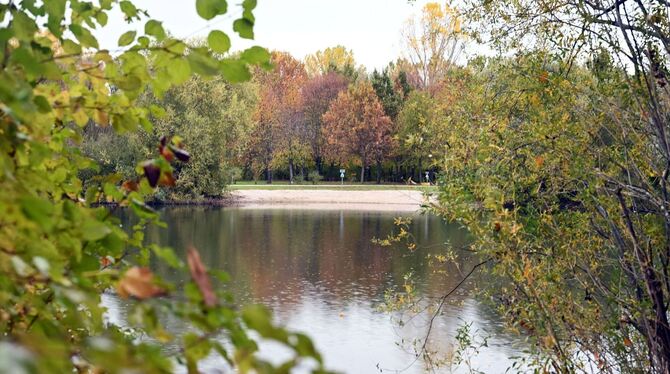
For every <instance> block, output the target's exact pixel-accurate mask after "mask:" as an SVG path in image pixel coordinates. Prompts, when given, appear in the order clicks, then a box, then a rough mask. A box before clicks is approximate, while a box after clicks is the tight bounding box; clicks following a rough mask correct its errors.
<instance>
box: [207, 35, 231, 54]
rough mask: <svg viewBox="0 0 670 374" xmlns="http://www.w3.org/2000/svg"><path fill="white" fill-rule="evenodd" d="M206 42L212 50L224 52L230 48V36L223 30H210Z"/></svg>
mask: <svg viewBox="0 0 670 374" xmlns="http://www.w3.org/2000/svg"><path fill="white" fill-rule="evenodd" d="M207 43H208V44H209V48H211V49H212V51H214V52H219V53H225V52H228V50H229V49H230V38H229V37H228V35H226V33H224V32H223V31H219V30H214V31H212V32H210V33H209V36H208V37H207Z"/></svg>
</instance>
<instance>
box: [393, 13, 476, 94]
mask: <svg viewBox="0 0 670 374" xmlns="http://www.w3.org/2000/svg"><path fill="white" fill-rule="evenodd" d="M401 35H402V41H403V44H404V48H403V50H404V51H405V52H404V53H405V57H406V58H407V59H408V60H409V61H410V63H411V66H412V68H413V69H414V73H415V75H416V76H417V77H418V78H419V84H420V86H421V88H427V87H429V86H431V85H433V84H435V83H438V82H439V81H440V80H441V79H442V78H443V77H444V76H445V74H446V72H447V70H448V69H449V68H450V67H451V66H453V65H454V64H455V62H456V60H457V59H458V57H459V56H460V54H461V52H462V51H463V48H464V46H465V43H464V41H465V35H464V34H463V32H462V31H461V20H460V17H459V15H458V13H457V11H456V10H455V9H454V8H452V7H451V6H450V5H449V3H445V4H444V5H440V4H438V3H428V4H426V5H425V6H424V7H423V9H422V10H421V14H419V15H415V16H412V17H410V18H409V19H408V20H407V21H406V22H405V26H404V28H403V30H402V33H401Z"/></svg>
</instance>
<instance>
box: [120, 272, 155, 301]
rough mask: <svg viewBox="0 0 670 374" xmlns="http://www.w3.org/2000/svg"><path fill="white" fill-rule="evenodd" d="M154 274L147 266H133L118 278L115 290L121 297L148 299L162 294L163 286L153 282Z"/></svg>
mask: <svg viewBox="0 0 670 374" xmlns="http://www.w3.org/2000/svg"><path fill="white" fill-rule="evenodd" d="M153 279H154V274H153V273H152V272H151V270H149V269H148V268H141V267H137V266H133V267H132V268H130V269H129V270H128V271H126V273H125V274H123V277H122V278H121V279H120V280H119V283H118V284H117V285H116V292H117V293H118V294H119V296H121V297H123V298H128V297H130V296H132V297H136V298H138V299H149V298H152V297H156V296H160V295H164V294H165V293H166V292H165V290H164V289H163V288H161V287H159V286H157V285H156V284H154V282H153Z"/></svg>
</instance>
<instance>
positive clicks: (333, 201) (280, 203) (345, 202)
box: [232, 189, 424, 211]
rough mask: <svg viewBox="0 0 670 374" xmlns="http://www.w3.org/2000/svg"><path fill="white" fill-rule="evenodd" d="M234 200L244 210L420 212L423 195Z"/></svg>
mask: <svg viewBox="0 0 670 374" xmlns="http://www.w3.org/2000/svg"><path fill="white" fill-rule="evenodd" d="M232 196H233V198H234V199H235V200H236V202H237V203H238V204H240V206H241V207H242V208H257V207H259V206H261V205H263V206H264V207H272V206H275V207H277V208H282V207H287V206H300V207H301V208H307V209H323V210H327V209H346V210H385V211H416V210H418V209H420V207H421V203H422V202H424V196H423V193H422V192H420V191H411V190H389V191H384V190H371V191H337V190H325V189H324V190H260V189H259V190H236V191H233V192H232Z"/></svg>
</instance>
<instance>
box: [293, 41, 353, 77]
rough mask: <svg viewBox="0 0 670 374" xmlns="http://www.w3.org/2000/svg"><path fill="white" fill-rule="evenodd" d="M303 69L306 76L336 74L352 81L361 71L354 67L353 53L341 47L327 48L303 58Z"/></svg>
mask: <svg viewBox="0 0 670 374" xmlns="http://www.w3.org/2000/svg"><path fill="white" fill-rule="evenodd" d="M305 69H306V70H307V74H309V75H310V76H312V77H313V76H316V75H325V74H328V73H329V72H337V73H340V74H342V75H344V76H346V77H348V78H349V79H351V80H352V81H353V80H356V79H357V78H358V76H359V75H361V72H362V70H363V68H362V67H357V66H356V60H355V59H354V52H353V51H352V50H350V49H347V48H345V47H344V46H341V45H337V46H335V47H328V48H326V49H324V50H321V51H317V52H315V53H313V54H310V55H307V57H305Z"/></svg>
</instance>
